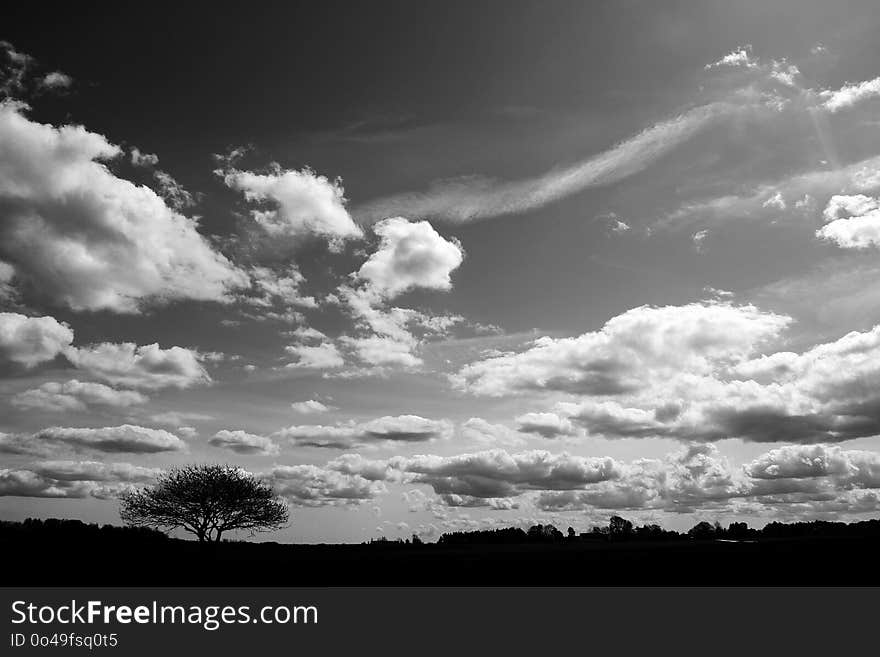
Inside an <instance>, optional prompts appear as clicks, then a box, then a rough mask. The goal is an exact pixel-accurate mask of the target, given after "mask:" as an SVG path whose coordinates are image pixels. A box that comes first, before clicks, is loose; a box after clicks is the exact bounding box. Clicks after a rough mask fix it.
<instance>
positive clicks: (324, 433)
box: [276, 415, 453, 449]
mask: <svg viewBox="0 0 880 657" xmlns="http://www.w3.org/2000/svg"><path fill="white" fill-rule="evenodd" d="M452 428H453V427H452V424H451V423H450V422H448V421H446V420H429V419H426V418H423V417H420V416H418V415H398V416H396V417H394V416H384V417H380V418H376V419H375V420H370V421H368V422H354V421H351V422H344V423H338V424H335V425H293V426H290V427H287V428H286V429H282V430H281V431H279V432H278V433H277V434H276V436H278V437H279V438H282V439H286V440H289V441H290V442H291V443H292V444H294V445H296V446H299V447H325V448H329V449H350V448H352V447H356V446H363V445H375V444H377V443H386V444H393V443H421V442H426V441H429V440H436V439H443V438H448V437H449V436H450V435H451V433H452Z"/></svg>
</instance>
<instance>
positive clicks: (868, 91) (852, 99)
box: [819, 77, 880, 112]
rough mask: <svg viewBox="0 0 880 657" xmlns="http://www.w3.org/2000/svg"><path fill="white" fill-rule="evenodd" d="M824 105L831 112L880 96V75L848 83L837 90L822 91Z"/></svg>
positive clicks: (820, 95)
mask: <svg viewBox="0 0 880 657" xmlns="http://www.w3.org/2000/svg"><path fill="white" fill-rule="evenodd" d="M819 97H820V98H822V99H823V103H822V106H823V107H824V108H825V109H827V110H828V111H829V112H839V111H840V110H842V109H847V108H850V107H852V106H854V105H856V104H858V103H861V102H862V101H864V100H868V99H869V98H877V97H880V77H878V78H874V79H873V80H865V81H863V82H858V83H856V84H846V85H844V86H842V87H841V88H840V89H837V90H835V91H822V92H820V93H819Z"/></svg>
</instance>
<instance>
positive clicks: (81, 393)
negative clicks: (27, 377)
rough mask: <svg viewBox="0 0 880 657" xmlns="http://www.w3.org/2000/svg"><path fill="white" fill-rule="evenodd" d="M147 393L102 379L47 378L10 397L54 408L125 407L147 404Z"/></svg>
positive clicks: (24, 404) (19, 402) (13, 401)
mask: <svg viewBox="0 0 880 657" xmlns="http://www.w3.org/2000/svg"><path fill="white" fill-rule="evenodd" d="M146 402H147V397H146V396H145V395H143V394H141V393H139V392H136V391H134V390H116V389H115V388H111V387H109V386H105V385H104V384H102V383H94V382H90V381H78V380H77V379H70V380H69V381H65V382H63V383H57V382H54V381H49V382H46V383H44V384H42V385H40V386H39V387H38V388H32V389H31V390H25V391H24V392H20V393H18V394H17V395H15V396H13V397H12V399H10V403H11V404H12V405H13V406H17V407H19V408H27V409H35V410H42V411H50V412H71V411H83V410H85V409H87V408H88V407H89V406H90V405H99V406H112V407H117V408H122V407H126V406H132V405H135V404H144V403H146Z"/></svg>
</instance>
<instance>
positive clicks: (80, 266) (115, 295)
mask: <svg viewBox="0 0 880 657" xmlns="http://www.w3.org/2000/svg"><path fill="white" fill-rule="evenodd" d="M23 111H24V106H23V105H21V104H17V103H12V102H6V103H3V104H0V168H2V169H3V171H4V174H3V176H2V178H0V217H2V221H0V258H2V259H3V260H5V261H7V262H8V263H10V264H12V265H13V266H14V267H15V271H16V281H17V283H18V284H20V285H24V286H26V287H27V289H29V290H31V291H32V292H34V293H35V294H37V295H39V296H42V297H44V298H46V299H48V300H49V301H51V302H53V303H57V304H63V305H66V306H69V307H70V308H72V309H73V310H111V311H114V312H121V313H134V312H138V311H139V310H140V307H141V306H142V305H143V304H144V303H147V302H152V303H162V302H169V301H173V300H178V299H196V300H211V301H219V302H227V301H229V300H230V298H231V297H230V291H231V290H233V289H235V288H239V287H243V286H245V285H247V283H248V279H247V275H246V274H245V273H244V272H242V271H240V270H239V269H237V268H236V267H235V266H234V265H232V263H230V262H229V260H227V259H226V258H225V257H224V256H223V255H221V254H220V253H218V252H217V251H215V250H214V249H213V248H212V246H211V245H210V244H209V243H208V241H207V240H206V239H205V238H204V237H202V236H201V235H200V234H199V232H198V230H197V224H196V222H195V220H193V219H190V218H187V217H185V216H183V215H181V214H179V213H177V212H176V211H174V210H172V209H171V208H169V207H168V206H167V205H166V204H165V202H164V201H163V200H162V199H161V198H160V197H159V196H158V195H156V194H155V193H154V192H153V191H152V190H150V189H149V188H147V187H138V186H136V185H135V184H133V183H131V182H130V181H128V180H124V179H122V178H119V177H117V176H115V175H114V174H113V173H111V172H110V170H109V169H108V168H107V166H106V165H105V164H104V162H106V161H108V160H111V159H113V158H116V157H118V156H119V155H120V154H121V152H122V151H121V150H120V149H119V147H118V146H115V145H113V144H111V143H110V142H108V141H107V140H106V139H105V138H104V137H103V136H102V135H99V134H95V133H93V132H89V131H88V130H86V129H85V128H84V127H82V126H73V125H67V126H62V127H59V128H56V127H54V126H51V125H46V124H41V123H36V122H34V121H31V120H30V119H28V118H27V117H26V116H24V114H23Z"/></svg>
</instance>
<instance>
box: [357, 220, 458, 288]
mask: <svg viewBox="0 0 880 657" xmlns="http://www.w3.org/2000/svg"><path fill="white" fill-rule="evenodd" d="M373 232H375V233H376V235H378V236H379V237H380V238H381V241H380V243H379V246H378V248H377V249H376V250H375V251H374V252H373V253H372V254H370V257H369V258H368V259H367V261H366V262H365V263H364V264H363V265H361V268H360V269H359V270H358V273H357V277H358V279H360V280H362V281H365V282H366V284H367V286H368V288H369V289H370V290H371V291H373V292H375V293H376V294H377V295H379V296H381V297H383V298H394V297H396V296H398V295H399V294H402V293H403V292H406V291H408V290H411V289H414V288H423V289H433V290H450V289H452V281H451V280H450V274H451V273H452V272H453V271H454V270H456V269H458V267H459V266H460V265H461V262H462V260H463V259H464V251H463V250H462V248H461V245H459V244H458V242H456V241H449V240H447V239H445V238H443V237H442V236H441V235H440V234H439V233H438V232H437V231H436V230H434V228H433V227H432V226H431V224H429V223H428V222H427V221H416V222H411V221H408V220H407V219H404V218H403V217H394V218H391V219H385V220H383V221H380V222H378V223H376V224H375V225H374V226H373Z"/></svg>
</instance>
